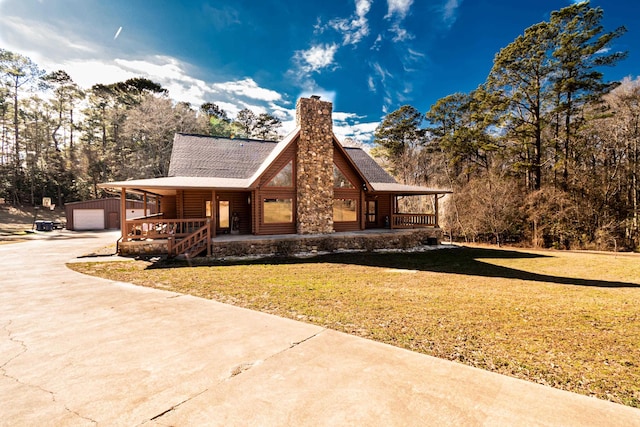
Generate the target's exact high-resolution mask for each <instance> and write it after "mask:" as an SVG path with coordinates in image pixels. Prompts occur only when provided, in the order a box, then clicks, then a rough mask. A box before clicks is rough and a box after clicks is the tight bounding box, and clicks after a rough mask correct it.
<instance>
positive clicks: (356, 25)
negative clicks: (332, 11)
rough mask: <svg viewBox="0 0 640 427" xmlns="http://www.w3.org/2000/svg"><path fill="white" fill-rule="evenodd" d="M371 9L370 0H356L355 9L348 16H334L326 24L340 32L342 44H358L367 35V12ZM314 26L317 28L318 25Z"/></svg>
mask: <svg viewBox="0 0 640 427" xmlns="http://www.w3.org/2000/svg"><path fill="white" fill-rule="evenodd" d="M369 10H371V1H370V0H356V11H355V14H354V15H353V16H351V17H350V18H336V19H332V20H331V21H329V23H328V24H327V25H328V26H329V27H330V28H333V29H334V30H336V31H338V32H340V33H342V44H343V45H349V44H358V43H360V41H361V40H362V39H363V38H364V37H366V36H368V35H369V22H368V20H367V14H368V13H369ZM316 28H319V27H318V25H317V26H316Z"/></svg>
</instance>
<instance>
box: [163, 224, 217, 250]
mask: <svg viewBox="0 0 640 427" xmlns="http://www.w3.org/2000/svg"><path fill="white" fill-rule="evenodd" d="M174 240H175V237H169V239H168V240H167V242H168V243H167V251H168V252H169V256H170V257H173V256H178V255H186V254H189V253H191V251H192V250H194V249H196V250H197V251H198V252H202V250H204V249H205V247H204V245H206V249H207V256H209V255H211V224H210V223H209V222H207V223H206V224H205V225H203V226H202V227H200V228H199V229H197V230H196V231H194V232H193V233H191V234H189V235H188V236H186V237H185V238H183V239H181V240H180V241H174ZM203 244H204V245H203Z"/></svg>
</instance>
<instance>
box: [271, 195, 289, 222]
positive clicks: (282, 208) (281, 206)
mask: <svg viewBox="0 0 640 427" xmlns="http://www.w3.org/2000/svg"><path fill="white" fill-rule="evenodd" d="M292 222H293V199H264V223H265V224H279V223H292Z"/></svg>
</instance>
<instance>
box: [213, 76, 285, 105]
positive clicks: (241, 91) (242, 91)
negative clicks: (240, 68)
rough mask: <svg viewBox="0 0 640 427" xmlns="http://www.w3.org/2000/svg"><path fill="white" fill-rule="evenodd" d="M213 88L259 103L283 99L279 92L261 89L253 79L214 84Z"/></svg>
mask: <svg viewBox="0 0 640 427" xmlns="http://www.w3.org/2000/svg"><path fill="white" fill-rule="evenodd" d="M213 87H214V88H215V89H216V90H222V91H225V92H229V93H233V94H235V95H240V96H244V97H247V98H251V99H255V100H259V101H279V100H280V99H282V95H280V94H279V93H278V92H276V91H273V90H271V89H264V88H261V87H259V86H258V84H257V83H256V82H255V81H254V80H253V79H251V78H245V79H243V80H237V81H233V82H224V83H214V84H213Z"/></svg>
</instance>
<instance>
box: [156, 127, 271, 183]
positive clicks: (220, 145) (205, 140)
mask: <svg viewBox="0 0 640 427" xmlns="http://www.w3.org/2000/svg"><path fill="white" fill-rule="evenodd" d="M276 145H277V143H276V142H272V141H258V140H252V139H230V138H216V137H210V136H202V135H188V134H182V133H177V134H176V135H175V137H174V139H173V150H172V151H171V162H170V163H169V173H168V175H169V176H184V177H203V178H207V177H208V178H212V177H215V178H234V179H247V178H250V177H251V176H252V175H253V174H254V173H255V172H256V171H257V170H258V169H259V168H260V165H261V164H262V163H263V162H264V160H265V159H266V158H267V157H268V156H269V153H271V151H272V150H273V149H274V148H275V147H276Z"/></svg>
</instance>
